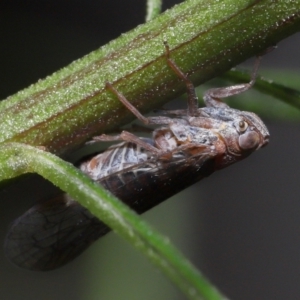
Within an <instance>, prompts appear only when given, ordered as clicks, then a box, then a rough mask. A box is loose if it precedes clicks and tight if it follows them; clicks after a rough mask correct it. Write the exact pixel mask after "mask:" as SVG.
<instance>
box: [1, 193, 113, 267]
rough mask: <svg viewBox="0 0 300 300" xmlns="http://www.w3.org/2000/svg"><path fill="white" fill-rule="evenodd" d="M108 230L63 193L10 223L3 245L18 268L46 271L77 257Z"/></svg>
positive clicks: (34, 207)
mask: <svg viewBox="0 0 300 300" xmlns="http://www.w3.org/2000/svg"><path fill="white" fill-rule="evenodd" d="M108 231H109V228H108V227H107V226H105V225H104V224H103V223H102V222H100V221H99V220H98V219H97V218H95V217H94V216H93V215H91V214H90V213H89V212H88V211H87V210H86V209H85V208H84V207H82V206H80V205H79V204H78V203H77V202H74V201H73V200H70V199H68V196H67V195H65V194H62V195H59V196H58V197H56V198H54V199H51V200H48V201H45V202H44V203H39V204H37V205H35V206H33V207H32V208H31V209H30V210H28V211H27V212H26V213H25V214H24V215H22V216H21V217H20V218H18V219H17V220H15V221H14V223H13V224H12V226H11V228H10V230H9V232H8V235H7V238H6V243H5V251H6V255H7V257H8V258H9V259H10V260H11V261H12V262H13V263H14V264H16V265H18V266H19V267H22V268H25V269H31V270H36V271H47V270H52V269H55V268H57V267H59V266H62V265H64V264H66V263H68V262H69V261H71V260H73V259H74V258H75V257H77V256H78V255H79V254H81V253H82V252H83V251H84V250H85V249H86V248H87V247H88V246H89V245H90V244H91V243H92V242H94V241H95V240H96V239H98V238H99V237H100V236H102V235H104V234H106V233H107V232H108Z"/></svg>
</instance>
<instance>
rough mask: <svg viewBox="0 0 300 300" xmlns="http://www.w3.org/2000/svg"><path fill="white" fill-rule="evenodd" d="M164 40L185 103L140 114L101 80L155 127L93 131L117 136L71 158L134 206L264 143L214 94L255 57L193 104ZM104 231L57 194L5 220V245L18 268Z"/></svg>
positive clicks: (258, 126)
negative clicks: (146, 133) (92, 152)
mask: <svg viewBox="0 0 300 300" xmlns="http://www.w3.org/2000/svg"><path fill="white" fill-rule="evenodd" d="M165 47H166V61H167V63H168V65H169V67H170V68H171V69H172V70H173V71H174V72H175V74H176V75H177V76H178V77H179V78H180V79H181V80H182V81H183V82H184V83H185V85H186V88H187V94H188V100H187V104H188V107H187V109H186V110H173V111H167V112H166V113H165V114H164V115H162V116H154V117H148V118H147V117H144V116H143V115H142V114H141V113H140V112H139V111H138V110H137V109H136V108H135V107H134V106H133V105H131V104H130V103H129V102H128V101H127V99H126V98H125V96H124V95H122V94H121V93H119V91H117V90H116V89H115V88H114V87H113V85H112V84H110V83H107V84H106V88H107V89H108V90H110V91H111V92H112V93H113V94H114V95H115V96H116V97H117V98H118V99H119V100H120V101H121V102H122V103H123V104H124V105H125V107H127V109H129V110H130V111H131V112H132V113H133V114H134V115H135V116H136V117H137V118H138V119H139V120H140V121H142V122H143V123H144V124H146V125H148V124H154V125H158V126H157V128H156V129H155V130H154V131H153V134H152V138H140V137H137V136H135V135H134V134H132V133H130V132H128V131H123V132H122V133H121V134H120V135H117V136H107V135H102V136H99V137H96V138H95V140H100V141H118V140H122V141H123V142H122V143H119V144H116V145H113V146H111V147H109V148H108V149H107V150H106V151H104V152H103V153H100V154H97V155H96V156H93V157H92V158H90V159H88V160H86V161H84V162H82V163H81V164H80V165H79V168H80V169H81V170H82V171H83V172H84V173H86V174H87V175H88V176H90V177H91V178H92V179H93V180H95V181H96V182H98V183H99V184H101V185H103V186H104V187H105V188H106V189H108V190H109V191H111V192H112V193H113V194H114V195H115V196H117V197H118V198H120V199H121V200H122V201H124V202H125V203H126V204H128V205H129V206H130V207H131V208H132V209H134V210H135V211H136V212H137V213H143V212H145V211H147V210H148V209H150V208H152V207H153V206H155V205H157V204H159V203H160V202H162V201H164V200H166V199H167V198H168V197H170V196H172V195H174V194H176V193H177V192H179V191H181V190H183V189H184V188H186V187H187V186H190V185H191V184H193V183H195V182H197V181H199V180H201V179H202V178H204V177H206V176H208V175H210V174H211V173H213V172H214V171H216V170H218V169H222V168H224V167H226V166H228V165H230V164H232V163H235V162H237V161H239V160H241V159H243V158H245V157H247V156H249V155H250V154H251V153H252V152H254V151H255V150H258V149H259V148H261V147H263V146H265V145H267V144H268V142H269V132H268V130H267V128H266V126H265V125H264V123H263V122H262V121H261V119H260V118H259V117H258V116H257V115H256V114H254V113H252V112H245V111H240V110H236V109H233V108H230V107H229V106H228V105H227V104H225V103H224V102H222V101H221V99H222V98H225V97H229V96H232V95H236V94H239V93H242V92H244V91H246V90H248V89H249V88H250V87H251V86H252V85H253V84H254V81H255V77H256V73H257V69H258V65H259V59H257V61H256V63H255V66H254V70H253V72H252V78H251V81H250V82H249V83H245V84H239V85H234V86H230V87H223V88H213V89H210V90H208V91H207V92H206V93H205V95H204V102H205V105H206V107H203V108H198V99H197V97H196V94H195V89H194V86H193V84H192V82H191V81H190V80H189V78H188V77H187V75H186V74H184V73H183V72H182V71H181V70H180V69H179V67H178V66H177V65H176V64H175V62H174V61H173V60H172V59H171V58H170V51H169V47H168V45H167V44H166V43H165ZM154 191H155V192H154ZM156 191H159V192H156ZM154 194H155V195H154ZM109 231H110V228H108V227H107V226H106V225H105V224H103V223H102V222H101V221H99V220H98V219H97V218H96V217H94V216H93V215H92V214H91V213H90V212H89V211H88V210H86V209H85V208H84V207H82V206H81V205H80V204H78V203H77V202H75V201H73V200H72V199H70V197H68V195H66V194H61V195H59V196H57V197H56V198H54V199H50V200H48V201H45V202H42V203H38V204H36V205H35V206H33V207H32V208H31V209H29V210H28V211H27V212H26V213H25V214H24V215H22V216H21V217H20V218H18V219H17V220H16V221H15V222H14V223H13V224H12V226H11V228H10V230H9V232H8V234H7V237H6V242H5V252H6V255H7V257H8V258H9V259H10V260H11V261H12V262H13V263H14V264H16V265H18V266H20V267H22V268H26V269H30V270H36V271H47V270H52V269H55V268H58V267H60V266H62V265H64V264H66V263H68V262H69V261H71V260H73V259H74V258H75V257H77V256H78V255H79V254H80V253H82V252H83V251H84V250H85V249H86V248H87V247H88V246H89V245H90V244H91V243H93V242H94V241H95V240H97V239H98V238H99V237H101V236H103V235H105V234H106V233H107V232H109Z"/></svg>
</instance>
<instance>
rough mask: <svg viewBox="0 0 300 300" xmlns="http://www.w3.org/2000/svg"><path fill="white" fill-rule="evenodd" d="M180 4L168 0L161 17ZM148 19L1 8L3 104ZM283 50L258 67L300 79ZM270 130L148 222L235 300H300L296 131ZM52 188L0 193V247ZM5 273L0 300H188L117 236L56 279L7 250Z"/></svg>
mask: <svg viewBox="0 0 300 300" xmlns="http://www.w3.org/2000/svg"><path fill="white" fill-rule="evenodd" d="M176 2H177V3H179V2H180V1H171V0H169V1H166V0H165V1H164V3H165V4H164V9H166V8H168V7H171V6H172V5H173V4H174V3H176ZM144 15H145V3H144V1H141V0H131V1H121V0H118V1H117V0H109V1H108V0H102V1H101V0H98V1H96V0H86V1H76V0H72V1H67V0H60V1H42V0H39V1H34V0H27V1H21V0H20V1H16V0H10V1H8V0H7V1H2V2H1V4H0V24H1V25H0V86H1V88H0V99H4V98H6V97H7V96H9V95H11V94H13V93H15V92H17V91H18V90H20V89H22V88H25V87H26V86H28V85H29V84H31V83H34V82H35V81H37V80H38V79H40V78H43V77H45V76H47V75H49V74H51V73H52V72H54V71H56V70H58V69H59V68H62V67H64V66H66V65H67V64H69V63H70V62H72V61H73V60H75V59H77V58H80V57H81V56H83V55H85V54H87V53H89V52H91V51H92V50H95V49H97V48H98V47H100V46H101V45H103V44H105V43H106V42H108V41H110V40H111V39H113V38H116V37H118V36H119V35H120V34H121V33H123V32H126V31H128V30H130V29H132V28H134V27H135V26H136V25H138V24H140V23H143V20H144ZM278 46H279V47H278V49H277V50H276V51H273V52H272V53H270V54H268V55H267V56H266V57H265V58H264V60H263V65H262V68H272V69H277V68H281V69H283V70H289V69H290V70H293V71H294V72H299V69H300V57H299V48H300V36H299V34H298V35H294V36H292V37H291V38H289V39H287V40H285V41H283V42H281V43H280V44H279V45H278ZM299 78H300V76H299ZM299 83H300V82H299ZM260 97H261V98H262V101H263V100H264V97H265V96H263V95H261V96H260ZM265 121H266V123H267V124H268V127H269V129H270V132H271V143H270V145H269V146H268V147H267V148H265V149H263V150H261V151H259V152H258V153H255V154H254V155H253V156H251V157H250V158H249V159H247V160H245V161H243V162H241V163H238V164H236V165H234V166H232V167H230V168H228V169H225V170H222V171H220V172H217V173H216V174H213V175H212V176H211V177H210V178H208V179H205V180H204V181H202V182H200V183H198V184H196V185H194V186H192V187H191V188H189V189H187V190H186V191H184V192H182V193H180V194H179V195H177V196H176V197H173V198H172V199H169V200H168V201H166V202H165V203H163V204H161V205H160V206H159V207H157V208H155V209H153V210H152V211H150V212H148V213H146V214H145V215H144V216H145V219H147V220H148V221H149V222H150V223H151V224H153V226H154V227H156V228H157V229H159V230H160V231H161V232H162V233H164V234H165V235H167V236H169V237H170V239H171V240H172V241H173V242H174V244H175V245H177V246H178V248H179V249H180V250H181V251H182V252H184V253H185V254H186V255H187V257H189V259H190V260H191V261H192V262H193V263H194V264H195V265H196V266H197V267H198V268H199V269H200V270H201V271H202V272H203V273H204V274H205V275H207V277H208V278H209V279H210V280H211V281H212V282H213V283H214V284H215V285H216V286H218V287H219V289H220V290H222V291H223V292H224V293H225V294H226V295H227V296H228V297H229V298H230V299H244V300H247V299H249V300H250V299H257V300H260V299H261V300H265V299H272V300H276V299H300V284H299V280H300V234H299V233H300V201H299V200H300V184H299V180H298V177H299V178H300V170H299V166H300V156H299V150H300V142H299V141H298V137H299V130H300V124H299V123H298V122H297V121H293V122H292V121H283V120H281V121H278V120H274V119H268V118H265ZM48 189H49V190H50V191H49V193H52V192H53V193H54V190H53V189H52V188H51V186H50V185H49V183H47V182H45V181H44V180H42V179H41V178H39V177H38V176H35V177H34V178H26V179H25V180H23V181H20V182H19V183H17V184H15V185H13V186H9V187H7V188H6V189H5V190H4V191H2V192H1V193H0V196H1V201H0V224H1V227H0V243H2V242H3V241H4V237H5V232H6V229H7V227H8V226H9V223H10V222H12V220H13V219H14V218H16V217H17V216H19V215H20V214H22V212H24V211H25V210H26V209H27V208H29V207H30V206H31V205H32V203H34V202H35V201H37V200H38V199H40V198H41V197H44V196H45V192H46V191H47V190H48ZM0 266H1V267H0V298H1V299H14V300H19V299H20V300H21V299H22V300H23V299H24V300H26V299H31V300H37V299H57V300H59V299H73V300H77V299H78V300H81V299H85V300H90V299H107V300H110V299H114V300H115V299H122V300H123V299H125V300H127V299H130V300H134V299H143V300H147V299H156V300H159V299H184V297H183V296H182V295H181V293H180V292H179V291H178V290H177V289H176V288H174V287H173V286H172V284H170V283H169V282H168V280H167V279H165V278H164V276H162V275H161V274H160V273H159V272H158V271H156V270H155V269H154V268H153V267H152V266H151V265H150V264H149V263H148V261H146V260H145V259H144V258H143V257H141V255H140V254H139V253H137V252H136V251H135V250H133V249H132V248H131V247H130V246H128V245H127V244H126V243H125V242H124V241H123V240H121V239H120V238H119V237H117V236H116V235H115V234H112V233H111V234H109V235H107V236H106V237H105V238H103V239H101V240H100V241H99V242H97V243H96V244H95V245H93V246H92V247H91V248H90V249H89V250H88V251H86V253H84V254H83V255H82V256H81V257H80V258H78V259H76V260H75V261H74V262H73V263H71V264H69V265H67V266H65V267H63V268H61V269H59V270H56V271H52V272H49V273H34V272H30V271H25V270H21V269H18V268H16V267H15V266H13V265H11V264H10V263H9V262H8V261H7V259H6V258H5V256H4V253H3V251H0Z"/></svg>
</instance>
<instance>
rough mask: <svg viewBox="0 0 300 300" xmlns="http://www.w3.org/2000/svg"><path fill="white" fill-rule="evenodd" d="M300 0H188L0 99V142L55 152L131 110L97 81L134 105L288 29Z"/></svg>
mask: <svg viewBox="0 0 300 300" xmlns="http://www.w3.org/2000/svg"><path fill="white" fill-rule="evenodd" d="M299 26H300V0H294V1H286V0H278V1H274V0H239V1H236V0H188V1H185V2H183V3H182V4H180V5H177V6H175V7H174V8H172V9H170V10H168V11H166V12H165V13H163V14H161V15H159V16H158V17H156V18H155V19H154V20H152V21H150V22H147V23H146V24H144V25H141V26H139V27H137V28H136V29H134V30H132V31H130V32H128V33H126V34H124V35H122V36H121V37H119V38H118V39H116V40H114V41H112V42H110V43H109V44H107V45H105V46H103V47H101V48H100V49H98V50H96V51H94V52H92V53H90V54H89V55H87V56H85V57H83V58H82V59H79V60H78V61H76V62H74V63H72V64H71V65H69V66H68V67H66V68H64V69H62V70H60V71H58V72H56V73H54V74H53V75H51V76H49V77H47V78H46V79H44V80H41V81H39V82H38V83H36V84H34V85H32V86H30V87H29V88H27V89H25V90H23V91H21V92H19V93H17V94H15V95H13V96H11V97H9V98H8V99H7V100H6V101H2V102H1V103H0V119H1V122H0V142H22V143H26V144H30V145H34V146H44V147H46V149H47V150H49V151H50V152H54V153H58V154H62V153H64V152H66V151H68V150H71V149H73V148H74V147H76V146H78V145H81V144H82V143H83V142H85V141H86V140H88V139H90V138H91V137H92V136H95V135H96V134H99V133H102V132H104V131H106V132H108V131H109V130H112V129H115V128H117V127H119V126H120V125H123V124H125V123H127V122H128V121H130V120H132V119H133V116H132V115H131V113H130V112H128V111H127V110H126V109H124V107H123V106H122V105H121V104H120V103H119V102H118V101H117V99H116V97H115V96H114V95H112V94H111V93H110V92H109V91H108V90H106V89H105V82H106V81H109V82H111V83H112V84H113V85H114V86H115V87H116V88H117V89H118V90H119V91H120V92H122V93H123V94H124V95H126V97H127V98H128V99H129V100H130V101H132V102H133V103H134V105H135V106H136V107H138V108H139V109H140V110H141V111H142V112H146V111H149V110H152V109H154V108H158V107H160V106H162V105H163V104H164V103H166V102H167V101H168V100H170V99H172V98H174V97H176V96H178V95H179V94H181V93H183V91H184V90H185V87H184V85H183V83H182V82H181V81H180V80H179V79H178V78H177V77H176V75H175V74H174V73H173V72H172V70H170V68H169V67H168V66H167V64H166V59H165V55H164V46H163V41H167V42H168V44H169V46H170V49H171V56H172V58H173V60H174V61H175V62H176V64H177V65H178V66H179V67H180V68H181V69H182V70H183V71H184V72H185V73H187V74H188V75H189V76H190V77H191V79H192V80H193V82H194V83H195V84H196V85H197V84H200V83H202V82H204V81H206V80H208V79H210V78H212V77H214V76H217V75H220V74H221V73H222V72H224V71H227V70H229V69H230V68H231V67H232V66H234V65H236V64H238V63H240V62H242V61H244V60H245V59H247V58H249V57H250V56H253V55H254V54H257V53H259V52H261V51H263V50H264V49H265V48H267V47H269V46H271V45H274V44H276V43H278V42H279V41H280V40H281V39H283V38H285V37H287V36H289V35H291V34H293V33H295V32H296V31H298V30H299Z"/></svg>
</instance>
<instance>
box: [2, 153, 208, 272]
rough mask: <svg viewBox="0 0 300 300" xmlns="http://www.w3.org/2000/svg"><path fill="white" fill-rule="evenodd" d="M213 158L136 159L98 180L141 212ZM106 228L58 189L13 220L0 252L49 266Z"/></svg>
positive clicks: (26, 264) (36, 266) (22, 263)
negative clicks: (51, 195)
mask: <svg viewBox="0 0 300 300" xmlns="http://www.w3.org/2000/svg"><path fill="white" fill-rule="evenodd" d="M213 158H214V156H213V155H211V154H207V153H203V154H201V155H199V156H198V157H192V158H190V159H188V160H187V159H186V158H180V159H177V160H176V159H175V160H171V161H169V162H167V163H164V164H161V165H157V164H155V163H151V162H147V163H141V164H137V165H135V166H132V167H130V168H127V169H126V170H123V171H119V172H116V173H114V174H111V175H109V176H106V177H104V178H103V179H102V180H99V181H98V182H99V183H101V184H102V185H104V186H105V187H106V188H107V189H109V190H110V191H111V192H112V193H113V194H115V195H117V196H118V197H119V198H120V199H122V201H124V202H125V203H127V204H128V205H129V206H130V207H131V208H133V209H134V210H135V211H137V212H138V213H143V212H145V211H146V210H148V209H150V208H152V207H153V206H155V205H157V204H159V203H160V202H162V201H163V200H165V199H167V198H168V197H170V196H172V195H173V194H175V193H177V192H179V191H180V190H182V189H183V188H184V187H186V186H189V185H191V183H192V182H191V180H192V181H198V180H200V179H201V178H203V177H204V176H208V175H209V174H210V173H211V171H212V169H211V168H210V167H211V166H212V162H213ZM200 177H201V178H200ZM156 191H159V193H157V192H156ZM109 231H110V228H109V227H107V226H106V225H105V224H103V223H102V222H101V221H99V220H98V219H97V218H96V217H94V216H93V215H92V214H91V213H89V211H88V210H87V209H85V208H84V207H83V206H81V205H80V204H79V203H77V202H75V201H73V200H72V199H70V198H69V197H68V196H67V195H66V194H61V195H59V196H57V197H56V198H54V199H50V200H46V201H44V202H41V203H38V204H36V205H35V206H33V207H32V208H31V209H29V210H28V211H27V212H26V213H25V214H23V215H22V216H21V217H19V218H18V219H17V220H15V222H14V223H13V224H12V226H11V228H10V230H9V232H8V234H7V236H6V242H5V252H6V255H7V257H8V258H9V260H11V261H12V262H13V263H14V264H16V265H18V266H19V267H21V268H25V269H30V270H35V271H48V270H53V269H56V268H58V267H61V266H63V265H64V264H66V263H68V262H70V261H72V260H73V259H74V258H76V257H77V256H78V255H80V254H81V253H82V252H83V251H84V250H85V249H86V248H88V247H89V245H90V244H91V243H93V242H94V241H95V240H97V239H98V238H100V237H101V236H103V235H105V234H106V233H107V232H109Z"/></svg>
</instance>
